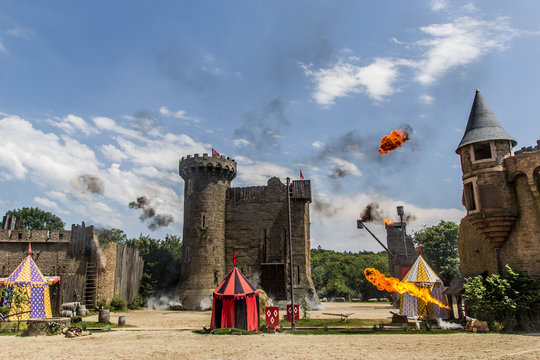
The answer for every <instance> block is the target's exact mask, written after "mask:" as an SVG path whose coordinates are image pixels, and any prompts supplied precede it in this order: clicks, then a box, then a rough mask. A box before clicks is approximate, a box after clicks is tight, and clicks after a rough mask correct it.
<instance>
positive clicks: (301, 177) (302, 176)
mask: <svg viewBox="0 0 540 360" xmlns="http://www.w3.org/2000/svg"><path fill="white" fill-rule="evenodd" d="M300 179H302V180H304V174H302V170H300Z"/></svg>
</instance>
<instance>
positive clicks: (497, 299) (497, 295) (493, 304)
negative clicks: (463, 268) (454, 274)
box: [464, 265, 540, 331]
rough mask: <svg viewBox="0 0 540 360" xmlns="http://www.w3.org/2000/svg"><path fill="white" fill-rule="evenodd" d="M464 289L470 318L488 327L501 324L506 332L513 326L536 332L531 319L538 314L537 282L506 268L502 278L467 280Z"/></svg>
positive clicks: (539, 290)
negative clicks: (472, 315)
mask: <svg viewBox="0 0 540 360" xmlns="http://www.w3.org/2000/svg"><path fill="white" fill-rule="evenodd" d="M464 287H465V296H466V298H467V301H468V303H469V306H470V308H471V310H472V311H473V312H474V316H475V317H478V318H479V319H481V320H486V321H488V322H489V324H490V326H491V327H495V328H496V327H497V326H496V325H497V324H502V325H503V326H504V328H506V329H508V330H512V329H514V328H515V327H516V326H518V327H521V328H522V329H523V330H529V329H532V330H535V331H537V330H538V329H535V328H534V326H535V324H534V323H533V320H532V319H533V314H534V313H538V312H539V311H540V281H539V279H535V278H533V277H531V276H528V275H527V274H526V273H524V272H521V271H518V270H513V269H512V268H510V266H508V265H506V267H505V271H504V273H503V274H502V275H497V274H492V275H489V276H487V277H485V278H484V277H482V276H481V275H479V276H476V277H474V278H469V279H467V281H466V282H465V286H464ZM536 325H538V324H536Z"/></svg>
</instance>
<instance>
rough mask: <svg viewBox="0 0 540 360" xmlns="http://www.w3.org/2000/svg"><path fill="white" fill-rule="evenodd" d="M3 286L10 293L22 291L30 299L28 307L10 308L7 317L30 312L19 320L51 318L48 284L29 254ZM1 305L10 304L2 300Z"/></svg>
mask: <svg viewBox="0 0 540 360" xmlns="http://www.w3.org/2000/svg"><path fill="white" fill-rule="evenodd" d="M3 285H4V287H6V288H8V289H9V290H10V291H15V289H17V288H20V289H23V291H25V292H26V293H27V294H28V296H29V298H30V304H29V305H22V306H21V308H19V309H15V308H13V307H12V308H11V310H10V312H9V315H13V314H15V313H20V312H25V311H30V312H29V313H28V312H27V313H25V314H22V315H21V317H20V319H21V320H26V319H29V318H46V317H47V318H50V317H52V311H51V299H50V296H49V282H48V281H47V279H46V278H45V277H44V276H43V274H42V273H41V271H40V270H39V268H38V267H37V265H36V263H35V262H34V260H32V256H31V255H30V253H29V254H28V256H26V257H25V258H24V260H23V261H22V262H21V263H20V264H19V266H17V268H16V269H15V270H14V271H13V272H12V273H11V275H10V276H9V277H8V278H7V279H6V280H5V281H4V283H3ZM3 300H4V299H3ZM2 305H3V306H8V305H12V304H10V303H8V302H6V301H5V300H4V301H3V304H2Z"/></svg>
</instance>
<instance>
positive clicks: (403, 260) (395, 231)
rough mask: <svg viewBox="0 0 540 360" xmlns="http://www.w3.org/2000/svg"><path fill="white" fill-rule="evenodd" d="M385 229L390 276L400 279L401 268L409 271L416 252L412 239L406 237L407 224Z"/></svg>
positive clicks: (390, 226)
mask: <svg viewBox="0 0 540 360" xmlns="http://www.w3.org/2000/svg"><path fill="white" fill-rule="evenodd" d="M385 228H386V242H387V244H388V250H389V253H388V263H389V264H390V276H391V277H395V278H398V279H402V278H403V276H402V274H401V268H402V267H403V268H409V269H410V268H411V266H412V265H413V264H414V262H415V261H416V258H417V257H418V252H417V251H416V249H415V247H414V244H413V242H412V237H411V236H410V235H407V224H405V223H404V222H403V223H401V222H397V223H393V224H391V225H385ZM404 235H405V236H404Z"/></svg>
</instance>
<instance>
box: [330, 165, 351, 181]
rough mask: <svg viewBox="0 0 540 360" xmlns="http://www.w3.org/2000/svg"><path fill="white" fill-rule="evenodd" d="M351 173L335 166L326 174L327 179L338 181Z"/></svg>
mask: <svg viewBox="0 0 540 360" xmlns="http://www.w3.org/2000/svg"><path fill="white" fill-rule="evenodd" d="M350 173H351V172H350V171H349V170H348V169H346V168H344V167H342V166H339V165H336V166H334V167H333V168H332V170H331V171H330V172H329V173H328V177H330V178H332V179H339V178H342V177H345V176H347V175H349V174H350Z"/></svg>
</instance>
